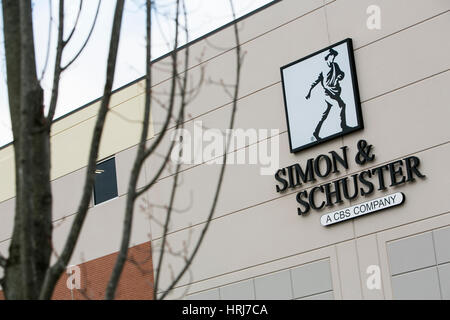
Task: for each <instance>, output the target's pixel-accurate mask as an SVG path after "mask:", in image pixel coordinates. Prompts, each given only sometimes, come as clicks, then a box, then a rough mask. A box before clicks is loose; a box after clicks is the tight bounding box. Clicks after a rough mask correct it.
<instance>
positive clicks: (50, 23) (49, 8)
mask: <svg viewBox="0 0 450 320" xmlns="http://www.w3.org/2000/svg"><path fill="white" fill-rule="evenodd" d="M48 10H49V16H50V17H49V19H48V21H49V22H48V39H47V54H46V55H45V63H44V67H43V68H42V73H41V77H40V78H39V82H41V80H42V79H43V78H44V75H45V72H46V70H47V65H48V58H49V57H50V43H51V41H52V22H53V13H52V0H48Z"/></svg>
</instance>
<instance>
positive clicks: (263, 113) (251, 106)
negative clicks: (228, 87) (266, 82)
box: [146, 84, 286, 179]
mask: <svg viewBox="0 0 450 320" xmlns="http://www.w3.org/2000/svg"><path fill="white" fill-rule="evenodd" d="M231 110H232V105H231V104H228V105H226V106H224V107H222V108H220V109H217V110H215V111H213V112H210V113H207V114H205V115H203V116H200V117H198V118H196V119H193V120H190V121H188V122H186V123H185V124H184V129H185V130H187V131H188V132H189V136H190V137H191V141H192V145H191V148H189V149H185V154H186V153H187V152H190V155H191V156H192V157H193V156H194V153H195V152H197V150H200V149H199V148H196V146H195V145H194V141H195V134H196V132H198V134H202V131H201V130H200V128H201V127H200V122H201V124H202V125H203V134H204V133H205V131H206V130H207V129H209V128H213V129H220V130H225V129H227V127H228V126H229V121H230V117H231ZM234 127H235V128H236V129H244V130H248V129H250V130H253V129H267V130H268V132H267V133H268V135H269V136H271V135H272V132H271V131H270V129H278V130H279V132H285V131H286V118H285V114H284V104H283V97H282V88H281V85H280V84H275V85H274V86H271V87H269V88H266V89H263V90H261V91H258V92H257V93H254V94H252V95H249V96H247V97H245V98H242V99H240V100H239V103H238V106H237V111H236V116H235V126H234ZM173 132H174V129H170V130H168V132H167V133H166V134H165V137H164V138H163V140H162V142H161V143H160V145H159V146H158V148H157V150H156V151H157V153H158V155H154V156H152V157H151V158H150V159H149V160H148V161H147V163H146V170H147V172H148V175H147V176H148V177H149V179H151V178H150V177H153V176H154V175H155V174H156V172H157V171H158V170H159V168H160V166H161V165H162V163H163V160H164V158H163V156H164V155H166V154H167V152H168V150H169V148H170V144H171V139H172V134H173ZM223 132H224V133H225V131H223ZM248 134H250V131H248ZM156 138H157V136H155V137H154V138H153V139H150V140H149V143H148V145H149V146H150V145H151V144H153V142H154V141H155V140H156ZM184 139H185V141H187V140H186V139H187V138H186V135H185V137H184ZM263 139H265V138H264V137H263V136H259V135H258V136H257V140H256V141H261V140H263ZM249 142H250V141H249V140H246V141H245V144H244V145H245V146H247V145H249ZM207 144H209V142H205V143H204V146H206V145H207ZM236 147H237V146H236V145H235V146H234V147H233V146H230V149H229V151H230V152H231V151H234V150H236ZM194 148H195V149H194ZM221 154H222V153H219V156H221ZM206 160H210V158H208V159H203V162H206ZM198 164H199V163H197V162H195V163H190V164H189V163H186V164H183V165H182V166H181V168H182V170H185V169H187V168H190V167H192V166H194V165H198ZM169 168H170V170H169ZM174 172H175V163H172V164H171V165H170V166H168V169H166V170H164V172H163V174H162V175H161V178H163V177H167V176H168V175H172V174H173V173H174Z"/></svg>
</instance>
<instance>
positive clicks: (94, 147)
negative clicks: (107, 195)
mask: <svg viewBox="0 0 450 320" xmlns="http://www.w3.org/2000/svg"><path fill="white" fill-rule="evenodd" d="M123 8H124V0H117V2H116V8H115V12H114V20H113V26H112V31H111V40H110V47H109V54H108V62H107V71H106V82H105V88H104V92H103V98H102V102H101V105H100V109H99V113H98V116H97V121H96V124H95V128H94V133H93V136H92V141H91V149H90V152H89V160H88V166H87V172H86V178H85V183H84V188H83V195H82V198H81V201H80V204H79V207H78V211H77V212H78V213H77V214H76V216H75V220H74V222H73V223H72V227H71V229H70V233H69V236H68V237H67V240H66V243H65V246H64V249H63V251H62V253H61V256H60V258H59V259H58V260H57V261H56V263H55V264H54V265H53V266H52V267H50V268H49V269H48V270H47V273H46V276H45V280H44V284H43V286H42V289H41V292H40V295H39V298H40V299H50V298H51V295H52V292H53V288H54V286H55V284H56V282H57V281H58V279H59V277H60V275H61V273H62V272H63V271H64V269H65V268H66V266H67V264H68V263H69V260H70V257H71V256H72V253H73V250H74V248H75V245H76V243H77V240H78V237H79V235H80V232H81V228H82V226H83V223H84V220H85V218H86V214H87V210H88V207H89V203H90V200H91V197H92V189H93V184H94V178H95V167H96V161H97V157H98V150H99V146H100V139H101V136H102V132H103V127H104V123H105V119H106V114H107V112H108V108H109V102H110V99H111V91H112V84H113V81H114V73H115V67H116V60H117V50H118V46H119V40H120V28H121V24H122V15H123Z"/></svg>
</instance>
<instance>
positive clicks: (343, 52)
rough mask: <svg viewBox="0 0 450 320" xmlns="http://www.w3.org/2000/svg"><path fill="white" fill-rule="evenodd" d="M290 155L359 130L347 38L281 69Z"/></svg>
mask: <svg viewBox="0 0 450 320" xmlns="http://www.w3.org/2000/svg"><path fill="white" fill-rule="evenodd" d="M281 79H282V84H283V94H284V104H285V108H286V118H287V124H288V132H289V144H290V149H291V152H298V151H300V150H303V149H306V148H308V147H311V146H314V145H316V144H318V143H320V142H323V141H327V140H331V139H333V138H336V137H340V136H343V135H345V134H347V133H350V132H353V131H356V130H359V129H362V128H363V121H362V116H361V105H360V100H359V93H358V84H357V80H356V72H355V63H354V58H353V47H352V41H351V39H346V40H343V41H341V42H338V43H336V44H334V45H332V46H329V47H327V48H325V49H322V50H320V51H318V52H316V53H313V54H311V55H309V56H307V57H304V58H302V59H300V60H297V61H295V62H292V63H290V64H288V65H286V66H284V67H282V68H281Z"/></svg>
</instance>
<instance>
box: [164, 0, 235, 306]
mask: <svg viewBox="0 0 450 320" xmlns="http://www.w3.org/2000/svg"><path fill="white" fill-rule="evenodd" d="M229 2H230V7H231V11H232V14H233V20H236V13H235V10H234V5H233V0H229ZM233 26H234V34H235V39H236V83H235V87H234V98H233V108H232V111H231V118H230V125H229V129H232V128H233V126H234V118H235V114H236V109H237V99H238V96H239V85H240V76H241V63H242V59H241V47H240V40H239V30H238V27H237V23H234V25H233ZM230 132H231V130H230V131H229V134H230ZM229 147H230V139H227V149H226V152H225V153H224V155H223V164H222V167H221V170H220V175H219V180H218V182H217V187H216V192H215V195H214V199H213V202H212V206H211V210H210V212H209V215H208V218H207V221H206V224H205V226H204V227H203V229H202V231H201V234H200V238H199V239H198V241H197V243H196V246H195V247H194V249H193V251H192V253H191V255H190V257H189V258H188V259H187V260H186V263H185V265H184V267H183V268H182V270H181V271H180V273H179V274H178V275H177V277H176V278H175V279H174V281H172V283H171V284H170V285H169V287H168V288H167V290H166V291H165V292H163V293H162V295H161V299H164V298H165V297H166V296H167V295H168V294H169V293H170V291H171V290H172V289H173V288H174V287H175V286H176V284H177V283H178V282H179V281H180V280H181V278H182V277H183V275H184V274H185V273H186V271H187V270H188V269H189V267H190V266H191V264H192V261H193V259H194V258H195V256H196V255H197V252H198V250H199V249H200V246H201V244H202V242H203V239H204V237H205V235H206V232H207V231H208V228H209V225H210V223H211V220H212V217H213V216H214V212H215V209H216V205H217V201H218V199H219V194H220V190H221V187H222V181H223V177H224V173H225V168H226V162H227V161H226V158H227V152H228V149H229Z"/></svg>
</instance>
